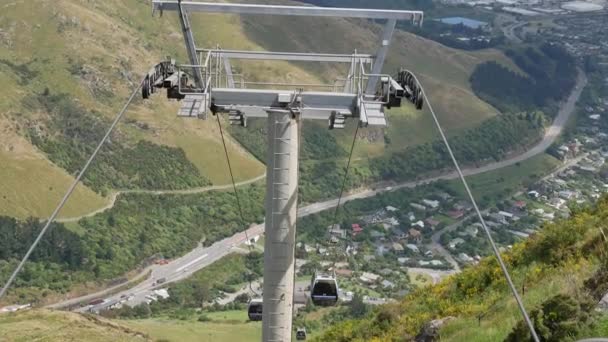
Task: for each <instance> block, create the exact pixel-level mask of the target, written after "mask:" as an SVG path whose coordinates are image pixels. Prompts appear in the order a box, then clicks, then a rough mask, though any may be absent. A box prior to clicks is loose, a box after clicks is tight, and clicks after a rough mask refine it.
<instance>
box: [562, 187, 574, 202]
mask: <svg viewBox="0 0 608 342" xmlns="http://www.w3.org/2000/svg"><path fill="white" fill-rule="evenodd" d="M557 195H558V196H559V197H560V198H562V199H565V200H566V201H569V200H571V199H574V198H576V193H575V192H574V191H570V190H562V191H560V192H558V193H557Z"/></svg>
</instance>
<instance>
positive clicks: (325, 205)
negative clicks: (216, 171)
mask: <svg viewBox="0 0 608 342" xmlns="http://www.w3.org/2000/svg"><path fill="white" fill-rule="evenodd" d="M586 84H587V78H586V76H585V74H584V73H583V72H582V71H580V70H579V76H578V78H577V83H576V86H575V89H574V90H573V91H572V93H571V94H570V96H569V97H568V99H567V101H566V102H565V103H564V104H563V105H562V106H561V108H560V111H559V113H558V115H557V116H556V118H555V120H554V122H553V124H552V125H551V126H550V127H549V128H548V129H547V130H546V132H545V135H544V137H543V139H542V140H541V141H540V142H539V143H538V144H537V145H535V146H534V147H533V148H531V149H529V150H528V151H526V152H525V153H523V154H520V155H517V156H514V157H511V158H508V159H506V160H502V161H499V162H496V163H491V164H488V165H485V166H482V167H479V168H469V169H464V170H463V173H464V174H465V176H472V175H476V174H480V173H485V172H489V171H493V170H497V169H501V168H504V167H507V166H511V165H515V164H516V163H519V162H521V161H524V160H526V159H529V158H532V157H534V156H536V155H538V154H541V153H544V151H545V150H546V149H547V148H548V147H549V146H551V144H553V142H555V140H556V139H557V137H558V136H559V134H560V133H561V131H562V130H563V128H564V126H565V125H566V123H567V121H568V119H569V118H570V115H571V114H572V113H573V112H574V107H575V105H576V102H577V101H578V98H579V97H580V95H581V93H582V91H583V88H584V87H585V85H586ZM259 178H260V179H261V177H259ZM456 178H458V174H457V173H456V172H451V173H448V174H444V175H441V176H438V177H433V178H429V179H424V180H419V181H413V182H405V183H400V184H396V185H392V186H385V187H383V188H379V189H375V190H365V191H361V192H358V193H355V194H348V195H346V196H344V197H343V198H342V202H341V203H342V204H343V203H346V202H348V201H352V200H355V199H361V198H369V197H373V196H376V195H378V194H381V193H384V192H387V191H394V190H397V189H402V188H413V187H416V186H419V185H423V184H428V183H431V182H434V181H437V180H451V179H456ZM257 180H259V179H256V180H255V181H257ZM250 182H251V181H250ZM246 183H247V182H246ZM198 191H200V189H199V190H198ZM206 191H209V190H206ZM150 193H157V194H162V193H166V192H161V191H151V192H150ZM189 193H190V192H189ZM337 203H338V199H333V200H329V201H325V202H319V203H314V204H310V205H307V206H304V207H301V208H299V209H298V217H304V216H307V215H311V214H315V213H318V212H321V211H325V210H328V209H331V208H335V207H336V205H337ZM247 232H248V235H249V237H250V238H252V237H253V236H256V235H261V234H262V233H263V232H264V224H263V223H262V224H259V225H254V226H252V227H251V228H249V229H248V230H247ZM245 241H246V237H245V232H241V233H237V234H235V235H233V236H232V237H229V238H226V239H224V240H221V241H219V242H216V243H214V244H213V245H212V246H210V247H207V248H201V247H198V248H196V249H194V250H192V251H190V252H189V253H188V254H186V255H185V256H183V257H181V258H179V259H175V260H172V261H171V262H170V263H169V264H167V265H154V266H151V267H150V268H149V269H146V270H145V272H147V271H148V270H149V271H151V276H150V277H149V278H147V279H146V280H144V281H143V282H141V283H140V284H138V285H137V286H135V287H133V288H131V289H129V290H126V291H122V292H119V293H117V294H115V295H112V296H110V297H107V298H105V299H106V301H105V302H104V303H103V304H100V305H97V306H95V307H93V310H100V309H103V308H106V307H109V306H111V305H113V304H114V303H116V302H118V301H120V300H121V296H122V297H125V296H127V297H132V300H131V301H129V303H128V304H135V303H141V302H142V301H144V300H145V297H146V296H147V295H149V294H150V293H152V291H153V290H154V289H156V288H160V287H162V286H164V285H166V284H168V283H172V282H175V281H178V280H182V279H185V278H187V277H189V276H190V275H192V274H193V273H194V272H196V271H198V270H200V269H202V268H204V267H206V266H208V265H210V264H212V263H213V262H215V261H217V260H219V259H221V258H222V257H224V256H226V255H228V254H230V253H231V252H232V251H233V249H234V248H235V247H236V246H238V245H240V244H242V243H244V242H245ZM446 252H447V251H446ZM448 254H449V253H448ZM162 278H164V279H165V281H164V282H163V284H160V285H159V284H156V282H157V280H158V279H162ZM107 293H108V291H107V290H104V291H100V292H98V293H95V294H90V295H87V296H84V297H79V298H75V299H71V300H68V301H64V302H61V303H57V304H54V305H52V306H50V307H53V308H62V307H69V306H71V305H74V303H78V302H81V301H89V300H90V299H93V298H100V297H102V296H105V295H106V294H107ZM123 299H124V298H123ZM87 309H89V307H85V308H81V309H78V311H84V310H87Z"/></svg>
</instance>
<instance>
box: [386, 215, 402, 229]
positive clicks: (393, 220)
mask: <svg viewBox="0 0 608 342" xmlns="http://www.w3.org/2000/svg"><path fill="white" fill-rule="evenodd" d="M384 222H386V223H388V224H389V225H391V226H393V227H394V226H398V225H399V220H397V219H396V218H394V217H389V218H387V219H386V220H385V221H384Z"/></svg>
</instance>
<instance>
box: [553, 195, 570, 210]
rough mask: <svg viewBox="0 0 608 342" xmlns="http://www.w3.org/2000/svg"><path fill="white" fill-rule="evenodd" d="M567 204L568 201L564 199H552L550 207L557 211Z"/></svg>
mask: <svg viewBox="0 0 608 342" xmlns="http://www.w3.org/2000/svg"><path fill="white" fill-rule="evenodd" d="M565 204H566V200H564V199H562V198H557V197H556V198H552V199H551V200H550V201H549V205H550V206H552V207H554V208H556V209H560V208H561V207H563V206H564V205H565Z"/></svg>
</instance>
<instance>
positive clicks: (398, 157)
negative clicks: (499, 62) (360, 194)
mask: <svg viewBox="0 0 608 342" xmlns="http://www.w3.org/2000/svg"><path fill="white" fill-rule="evenodd" d="M543 124H544V118H543V115H542V114H541V113H533V114H532V113H529V114H525V115H523V114H521V115H501V116H498V117H496V118H492V119H490V120H487V121H485V122H484V123H482V124H481V126H480V127H478V128H475V129H470V130H468V131H466V132H465V133H464V134H462V135H459V136H456V137H453V138H451V141H450V144H451V146H452V149H453V150H454V154H455V155H456V158H457V159H458V160H459V161H460V162H461V163H463V164H469V165H470V164H477V163H480V162H483V161H489V160H493V161H498V160H500V159H501V158H503V157H504V155H505V154H506V153H508V152H509V151H511V150H513V149H514V148H523V147H525V146H527V145H528V144H530V143H532V142H533V141H535V140H536V139H537V138H539V135H540V132H541V131H542V128H543ZM451 166H452V164H451V160H450V158H449V156H448V154H447V149H446V148H445V146H444V144H443V143H442V142H439V141H435V142H433V143H427V144H423V145H418V146H413V147H410V148H408V149H406V150H405V151H403V152H398V153H394V154H392V155H389V156H384V157H382V158H379V159H378V160H377V161H376V162H375V163H373V164H372V166H371V167H372V170H373V172H374V174H376V175H378V176H379V177H380V178H381V179H385V180H413V179H417V178H422V177H424V175H428V172H430V171H436V170H442V169H445V168H451Z"/></svg>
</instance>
